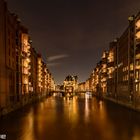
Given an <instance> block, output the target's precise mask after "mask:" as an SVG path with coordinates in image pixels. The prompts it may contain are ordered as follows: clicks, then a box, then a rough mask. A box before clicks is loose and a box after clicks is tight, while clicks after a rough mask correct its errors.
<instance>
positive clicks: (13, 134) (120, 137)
mask: <svg viewBox="0 0 140 140" xmlns="http://www.w3.org/2000/svg"><path fill="white" fill-rule="evenodd" d="M0 134H6V137H7V140H140V113H137V112H134V111H131V110H129V109H127V108H124V107H121V106H118V105H116V104H113V103H111V102H107V101H100V100H97V99H96V98H93V97H90V96H88V95H84V94H81V95H79V96H74V97H73V98H66V97H60V96H57V95H54V96H52V97H49V98H46V99H44V100H42V101H40V102H38V103H34V104H33V105H28V106H26V107H24V108H23V109H21V110H18V111H16V112H13V113H11V114H10V115H8V116H6V117H3V118H1V119H0Z"/></svg>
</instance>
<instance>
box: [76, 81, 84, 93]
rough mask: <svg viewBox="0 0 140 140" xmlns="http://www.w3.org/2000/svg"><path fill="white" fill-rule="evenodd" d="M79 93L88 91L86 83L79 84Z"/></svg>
mask: <svg viewBox="0 0 140 140" xmlns="http://www.w3.org/2000/svg"><path fill="white" fill-rule="evenodd" d="M78 91H79V92H82V91H86V89H85V82H82V83H79V84H78Z"/></svg>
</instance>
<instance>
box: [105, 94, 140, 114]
mask: <svg viewBox="0 0 140 140" xmlns="http://www.w3.org/2000/svg"><path fill="white" fill-rule="evenodd" d="M103 99H104V100H107V101H110V102H113V103H115V104H118V105H120V106H123V107H126V108H128V109H131V110H133V111H137V112H139V113H140V108H139V107H136V105H135V104H134V103H133V102H129V103H128V102H123V101H120V100H116V99H113V98H110V97H107V96H104V97H103Z"/></svg>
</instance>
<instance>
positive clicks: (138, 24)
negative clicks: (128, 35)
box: [136, 19, 140, 29]
mask: <svg viewBox="0 0 140 140" xmlns="http://www.w3.org/2000/svg"><path fill="white" fill-rule="evenodd" d="M136 28H137V29H139V28H140V19H139V20H138V21H137V22H136Z"/></svg>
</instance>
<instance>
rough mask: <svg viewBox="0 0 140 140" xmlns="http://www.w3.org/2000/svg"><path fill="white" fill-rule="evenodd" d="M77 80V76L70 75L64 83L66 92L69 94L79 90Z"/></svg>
mask: <svg viewBox="0 0 140 140" xmlns="http://www.w3.org/2000/svg"><path fill="white" fill-rule="evenodd" d="M77 80H78V77H77V76H71V75H68V76H67V77H66V79H65V80H64V83H63V85H64V90H65V92H67V93H73V92H76V91H77V90H78V81H77Z"/></svg>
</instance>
